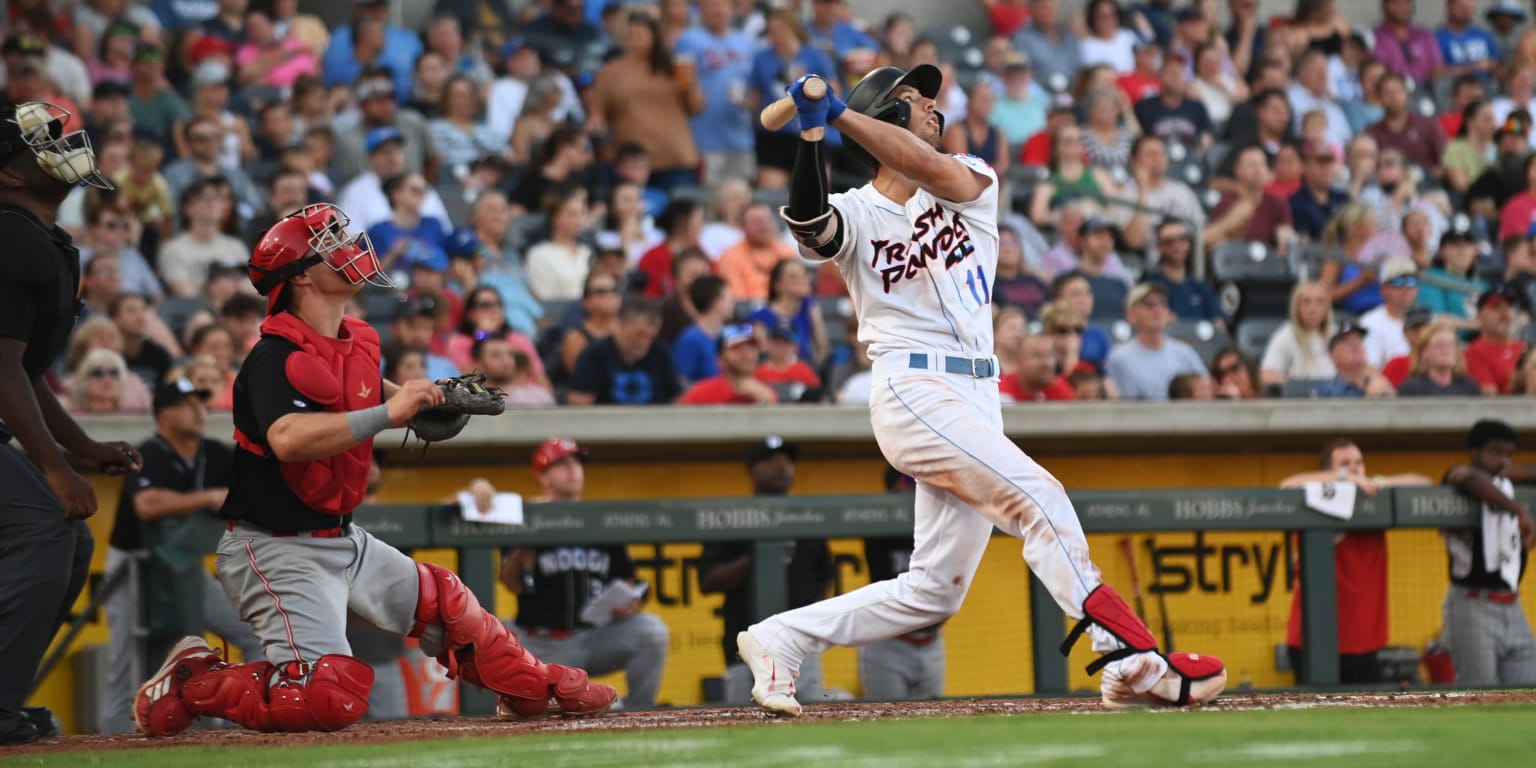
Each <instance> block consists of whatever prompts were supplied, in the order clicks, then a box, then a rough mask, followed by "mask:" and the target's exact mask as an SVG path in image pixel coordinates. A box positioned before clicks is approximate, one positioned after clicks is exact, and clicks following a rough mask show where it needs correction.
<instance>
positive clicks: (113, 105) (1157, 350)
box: [3, 0, 1536, 413]
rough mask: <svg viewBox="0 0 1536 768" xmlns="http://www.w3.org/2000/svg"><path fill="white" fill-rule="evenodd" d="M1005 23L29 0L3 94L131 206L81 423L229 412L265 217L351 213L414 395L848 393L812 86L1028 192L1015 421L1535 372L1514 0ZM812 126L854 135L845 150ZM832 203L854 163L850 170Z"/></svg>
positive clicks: (371, 4)
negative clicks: (799, 219)
mask: <svg viewBox="0 0 1536 768" xmlns="http://www.w3.org/2000/svg"><path fill="white" fill-rule="evenodd" d="M978 1H979V2H980V4H981V5H982V6H984V8H985V11H986V17H987V19H988V20H989V23H990V28H988V29H982V30H970V29H967V28H964V27H950V26H943V27H936V28H930V29H919V28H917V26H916V25H915V24H914V22H913V20H912V19H911V18H910V17H908V16H906V15H904V14H902V13H899V12H898V13H893V14H891V15H890V16H889V17H887V18H885V19H879V20H873V19H859V18H856V17H855V16H854V15H853V13H852V12H851V10H850V8H849V6H848V4H847V2H846V1H845V0H775V1H773V2H753V1H752V0H697V1H696V2H691V1H690V0H659V1H658V2H636V3H620V2H601V1H600V0H589V1H588V2H585V3H583V2H582V0H439V1H438V2H437V4H436V8H435V9H434V12H433V13H432V14H431V15H430V17H429V18H428V20H427V21H426V22H425V23H424V24H423V25H422V26H421V28H419V29H406V28H402V27H400V26H397V24H396V23H395V19H396V18H397V17H396V16H394V15H392V12H391V7H390V4H389V3H388V2H384V1H383V0H359V1H358V2H356V3H355V4H354V5H353V7H352V15H351V18H350V19H349V20H348V21H347V23H345V24H342V25H337V26H334V27H328V26H327V25H326V24H324V23H322V22H321V21H320V20H319V19H318V18H316V17H314V16H311V15H308V14H307V13H305V12H303V11H302V10H301V9H300V4H299V3H298V2H297V0H217V2H177V1H176V0H154V2H151V3H145V4H141V3H139V2H135V1H134V0H14V1H13V2H11V3H9V4H7V8H8V13H9V16H8V18H6V19H5V24H6V30H5V34H4V46H3V55H4V65H5V66H4V75H5V77H4V88H5V90H6V92H7V95H8V97H9V98H10V99H12V100H14V101H18V102H20V101H46V102H50V103H53V104H56V105H58V106H61V107H63V108H65V109H68V110H69V111H70V112H71V113H72V114H73V120H74V121H75V122H76V123H77V124H78V125H82V126H84V127H85V129H86V130H87V131H88V132H89V134H90V136H91V139H92V141H93V143H94V145H95V149H96V152H97V155H98V157H99V163H100V166H101V168H102V170H103V172H104V174H105V175H107V176H108V177H109V178H111V180H112V181H113V184H114V185H115V189H111V190H108V189H100V188H94V187H91V188H82V189H81V190H79V191H77V193H76V194H75V195H73V196H72V197H71V198H70V199H69V200H68V201H67V202H66V204H65V206H64V210H63V213H62V216H61V222H60V223H61V224H62V225H63V226H65V227H66V228H67V229H68V230H69V231H70V232H71V233H72V234H73V235H74V236H75V237H76V239H77V242H79V243H80V244H81V245H82V246H83V247H82V251H81V258H82V259H83V260H84V264H83V275H84V277H83V280H82V288H81V291H82V293H81V299H82V302H83V307H84V308H83V311H82V317H81V322H80V323H79V325H78V328H77V330H76V331H75V334H74V340H73V343H72V344H71V345H70V348H69V350H68V353H67V354H66V355H65V356H64V358H63V359H62V360H60V361H59V363H58V365H57V366H56V371H55V374H56V375H55V376H54V381H55V384H56V386H57V389H58V391H59V392H60V393H61V394H63V395H67V402H68V403H69V404H70V406H71V407H72V408H73V409H74V410H75V411H76V412H78V413H118V412H148V411H149V409H150V406H151V392H153V391H154V390H155V389H156V388H157V387H158V386H160V385H161V384H163V383H164V382H167V381H175V380H177V379H178V378H179V377H186V378H187V379H189V380H190V381H191V382H193V383H194V384H195V385H196V386H197V387H198V388H199V389H209V390H211V391H213V392H215V393H216V395H215V397H214V400H213V403H212V405H213V407H214V408H215V409H218V408H228V407H229V402H230V391H231V386H232V383H233V381H234V376H235V373H236V371H237V370H238V367H239V365H240V363H241V360H242V358H243V357H244V355H245V353H246V351H247V350H249V349H250V347H251V346H252V345H253V344H254V342H255V340H256V338H257V337H258V335H259V328H260V323H261V321H262V319H263V316H264V303H263V302H262V301H261V300H260V299H259V298H258V297H256V296H255V294H254V291H253V290H252V288H251V285H250V282H249V280H248V279H247V277H246V261H247V259H248V257H249V254H250V252H251V248H252V246H253V245H254V239H255V238H256V237H258V236H259V234H260V233H262V232H263V231H265V229H266V228H267V227H268V226H269V225H270V224H271V223H272V222H273V221H275V220H276V219H277V218H279V217H282V216H284V215H287V214H289V213H292V212H294V211H296V210H298V209H300V208H302V207H303V206H305V205H306V204H309V203H312V202H318V201H322V200H325V201H335V202H337V203H338V204H339V205H340V206H341V208H342V209H343V210H345V211H346V212H347V213H348V214H349V215H350V216H351V226H352V227H353V228H354V229H356V230H357V231H360V232H366V233H367V235H368V237H369V239H370V240H371V242H372V245H373V247H374V248H375V249H376V250H377V252H378V253H379V255H380V257H381V259H382V261H383V263H384V264H385V266H386V268H387V269H388V271H389V272H390V273H391V275H392V276H393V279H394V282H395V283H396V285H397V286H399V288H397V289H374V288H370V289H369V290H368V291H367V292H365V293H363V294H361V295H360V297H359V300H358V301H357V302H356V305H355V306H354V308H353V311H354V312H355V314H356V315H357V316H359V317H363V318H366V319H367V320H368V321H370V322H371V323H373V324H374V325H375V326H376V327H378V328H379V330H380V332H381V334H382V335H383V336H384V338H385V342H386V355H385V363H384V365H385V368H386V373H387V375H388V376H389V377H391V378H392V379H394V380H396V381H400V380H404V379H408V378H413V377H420V376H431V377H442V376H447V375H451V374H454V373H457V372H459V371H466V370H471V369H476V370H479V371H482V372H484V373H485V374H486V375H487V377H488V378H489V380H490V382H491V383H493V384H496V385H498V386H501V387H502V388H503V389H504V390H506V392H507V397H508V401H509V403H510V404H512V405H514V406H520V407H548V406H554V405H572V406H574V405H586V404H612V403H622V404H651V403H654V404H665V403H674V402H675V403H682V404H695V403H701V404H710V403H764V402H791V401H793V402H804V403H827V402H838V403H856V402H864V401H866V400H867V397H868V387H869V376H868V373H867V370H868V367H869V361H868V359H867V357H866V356H865V354H864V351H863V348H862V347H861V346H860V344H859V342H858V340H857V338H856V337H855V334H854V331H855V326H856V321H855V319H854V318H852V317H849V316H848V315H849V309H848V307H849V306H850V305H849V302H848V301H847V299H846V289H845V287H844V286H843V283H842V280H841V278H840V275H839V274H838V272H837V270H836V269H835V268H832V267H830V266H829V265H817V264H815V263H812V262H806V261H802V260H801V259H799V258H797V257H796V249H795V248H794V246H793V244H792V241H790V240H789V239H788V236H787V232H786V231H785V230H784V228H783V226H782V224H781V222H780V220H779V218H778V216H777V206H778V205H780V204H782V203H783V202H785V200H786V199H787V191H786V189H785V187H786V185H787V182H788V171H789V168H790V165H791V163H792V162H793V159H794V158H793V156H794V149H795V146H796V144H795V134H794V130H795V129H794V128H793V126H790V127H787V128H785V129H783V130H781V131H778V132H769V131H766V130H764V129H763V128H761V127H760V126H757V121H756V115H757V113H758V111H759V110H760V109H761V108H762V107H763V106H765V105H766V104H767V103H769V102H771V101H772V100H774V99H775V98H776V97H777V96H779V95H780V94H782V92H783V90H784V87H785V86H786V85H787V84H788V83H789V82H790V81H792V80H793V79H795V78H796V77H798V76H800V75H801V74H805V73H821V74H825V75H828V76H829V77H830V78H831V79H832V80H833V85H834V87H835V88H837V89H838V90H839V91H840V92H842V93H845V94H846V93H847V90H848V89H849V88H850V87H851V86H852V85H853V84H854V83H856V82H857V81H858V78H859V77H860V76H861V75H862V74H863V73H865V72H867V71H869V70H870V69H871V68H873V67H875V66H880V65H888V64H889V65H895V66H901V67H911V66H914V65H916V64H919V63H932V64H935V65H938V66H940V67H941V68H942V69H943V71H944V72H945V81H944V90H943V93H942V94H941V97H940V101H941V104H942V108H943V110H944V112H945V114H946V115H947V116H948V130H947V132H946V134H945V136H944V139H943V142H944V148H945V149H946V150H947V151H951V152H964V153H969V154H973V155H977V156H979V157H981V158H983V159H984V160H986V161H987V162H989V163H991V164H992V165H993V166H994V167H995V168H997V169H998V171H999V173H1000V175H1002V177H1003V178H1004V179H1005V180H1006V186H1007V191H1006V193H1005V195H1004V196H1003V199H1004V200H1005V201H1007V208H1008V210H1005V211H1003V212H1002V213H1003V216H1002V221H1003V223H1004V226H1003V228H1002V230H1001V232H1000V239H1001V249H1000V250H1001V252H1000V255H999V264H998V274H997V275H996V281H995V286H994V288H993V290H992V292H991V296H992V297H993V301H992V305H993V308H994V310H995V318H996V329H997V354H998V356H999V358H1000V359H1001V362H1002V366H1003V376H1002V380H1001V384H1000V385H1001V387H1002V389H1003V392H1004V393H1005V394H1006V395H1007V396H1008V398H1010V399H1012V400H1014V401H1017V402H1029V401H1036V400H1071V399H1094V400H1096V399H1105V398H1110V399H1113V398H1119V399H1127V400H1130V399H1146V400H1161V399H1168V398H1249V397H1264V396H1295V397H1349V396H1355V397H1359V396H1366V397H1378V396H1382V397H1386V396H1394V395H1397V396H1413V395H1458V394H1459V395H1479V394H1481V395H1488V396H1493V395H1518V394H1532V393H1536V356H1532V355H1530V354H1528V353H1527V352H1526V349H1527V344H1526V342H1527V341H1528V340H1529V338H1528V333H1529V330H1530V328H1531V325H1530V324H1529V322H1528V320H1529V316H1530V308H1531V307H1532V306H1533V299H1536V279H1533V275H1536V262H1533V255H1532V252H1531V243H1530V240H1531V238H1532V236H1533V234H1536V154H1533V152H1532V149H1533V147H1536V121H1533V119H1532V115H1533V114H1536V29H1533V28H1531V27H1528V26H1527V24H1526V22H1527V15H1528V14H1527V10H1526V8H1525V7H1524V6H1523V5H1522V4H1521V3H1519V2H1518V0H1494V2H1492V3H1484V4H1481V5H1482V7H1481V8H1480V7H1479V6H1480V4H1479V3H1478V2H1477V1H1476V0H1446V2H1445V7H1444V23H1443V25H1442V26H1440V27H1439V28H1437V29H1434V30H1430V29H1426V28H1424V27H1421V26H1418V25H1416V24H1415V22H1414V2H1413V0H1383V2H1382V3H1381V6H1380V14H1381V16H1380V19H1379V22H1378V23H1376V24H1374V25H1357V24H1352V23H1351V22H1350V21H1349V20H1347V19H1346V18H1345V17H1344V16H1343V15H1341V14H1340V13H1339V11H1338V9H1337V8H1336V7H1335V2H1334V0H1296V5H1295V8H1294V10H1293V11H1292V12H1291V13H1289V14H1282V15H1277V16H1274V17H1271V18H1267V19H1265V18H1260V15H1259V11H1258V4H1257V2H1256V0H1227V2H1226V3H1225V5H1224V6H1223V7H1217V4H1216V0H1205V1H1204V2H1194V3H1191V4H1187V5H1177V6H1175V5H1173V4H1172V3H1171V2H1169V0H1144V1H1143V2H1138V3H1134V4H1120V3H1117V2H1115V0H1092V1H1091V2H1089V3H1087V4H1086V6H1084V7H1083V9H1082V11H1081V12H1080V13H1072V14H1069V13H1066V12H1064V11H1063V9H1062V8H1061V7H1060V2H1059V0H1028V1H1027V2H1024V1H1022V0H978ZM830 133H831V134H832V135H831V137H830V138H829V145H831V146H833V147H837V146H840V142H839V140H838V139H837V137H836V135H835V133H836V132H835V131H831V132H830ZM831 164H832V166H833V178H834V184H835V185H838V186H841V187H847V186H851V185H854V184H857V183H861V182H862V180H863V174H864V170H863V169H862V168H861V167H860V166H859V164H858V162H857V161H856V160H854V159H853V158H852V157H850V156H848V155H847V154H846V153H843V152H839V151H833V152H832V153H831Z"/></svg>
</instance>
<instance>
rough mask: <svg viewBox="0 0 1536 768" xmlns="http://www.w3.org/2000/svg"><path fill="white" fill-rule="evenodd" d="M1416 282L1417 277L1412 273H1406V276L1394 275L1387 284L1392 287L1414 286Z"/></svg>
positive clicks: (1417, 281)
mask: <svg viewBox="0 0 1536 768" xmlns="http://www.w3.org/2000/svg"><path fill="white" fill-rule="evenodd" d="M1418 284H1419V279H1418V278H1417V277H1414V276H1413V275H1407V276H1404V277H1394V278H1392V279H1391V280H1388V281H1387V285H1390V286H1392V287H1393V288H1415V287H1417V286H1418Z"/></svg>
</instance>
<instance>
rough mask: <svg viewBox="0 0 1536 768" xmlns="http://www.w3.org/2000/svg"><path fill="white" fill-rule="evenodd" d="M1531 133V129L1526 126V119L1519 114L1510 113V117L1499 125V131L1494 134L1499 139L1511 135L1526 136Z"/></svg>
mask: <svg viewBox="0 0 1536 768" xmlns="http://www.w3.org/2000/svg"><path fill="white" fill-rule="evenodd" d="M1529 131H1530V127H1529V126H1528V125H1527V124H1526V120H1525V119H1524V118H1522V117H1521V116H1520V115H1519V114H1517V113H1510V115H1509V117H1506V118H1504V122H1502V123H1499V127H1498V129H1497V130H1495V131H1494V132H1493V137H1494V138H1495V139H1497V138H1499V137H1501V136H1503V135H1505V134H1510V133H1515V134H1519V135H1521V136H1524V135H1525V134H1526V133H1528V132H1529Z"/></svg>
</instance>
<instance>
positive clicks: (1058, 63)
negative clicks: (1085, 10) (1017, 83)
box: [1013, 0, 1083, 92]
mask: <svg viewBox="0 0 1536 768" xmlns="http://www.w3.org/2000/svg"><path fill="white" fill-rule="evenodd" d="M1029 13H1030V19H1029V23H1027V24H1025V25H1024V26H1022V27H1019V31H1018V33H1017V34H1015V35H1014V37H1013V46H1014V47H1015V48H1018V49H1019V50H1020V51H1023V52H1024V55H1025V56H1027V57H1029V61H1030V64H1032V65H1033V66H1034V70H1035V71H1034V75H1035V81H1036V82H1038V83H1040V84H1041V85H1043V86H1045V87H1046V88H1047V89H1050V90H1051V91H1055V92H1061V91H1065V90H1066V89H1067V86H1069V85H1070V84H1071V83H1072V79H1073V78H1075V77H1077V70H1079V69H1081V68H1082V66H1083V52H1082V42H1081V41H1080V40H1078V38H1077V35H1074V34H1072V30H1071V28H1070V27H1068V26H1067V25H1066V24H1065V23H1064V22H1062V20H1061V3H1060V0H1030V2H1029Z"/></svg>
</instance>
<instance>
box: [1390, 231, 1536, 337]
mask: <svg viewBox="0 0 1536 768" xmlns="http://www.w3.org/2000/svg"><path fill="white" fill-rule="evenodd" d="M1511 239H1512V240H1517V241H1518V242H1522V243H1523V242H1524V238H1523V237H1521V238H1511ZM1485 290H1488V284H1487V283H1485V282H1483V281H1482V280H1481V279H1479V278H1478V276H1477V243H1476V241H1475V240H1474V239H1473V238H1472V235H1471V233H1469V232H1465V231H1454V230H1453V231H1451V232H1447V233H1445V235H1443V236H1442V237H1441V238H1440V252H1439V253H1437V254H1435V257H1434V259H1433V260H1431V261H1430V263H1429V269H1426V270H1424V274H1423V277H1422V278H1420V280H1419V295H1418V298H1417V299H1416V300H1415V303H1416V304H1417V305H1418V306H1421V307H1427V308H1429V310H1430V311H1431V312H1433V313H1434V314H1435V317H1436V318H1437V319H1444V320H1449V321H1451V322H1453V323H1457V324H1459V325H1462V326H1464V327H1473V326H1474V325H1475V324H1474V322H1473V319H1474V317H1475V316H1476V309H1475V304H1476V302H1477V297H1478V295H1479V294H1481V293H1482V292H1483V291H1485Z"/></svg>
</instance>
